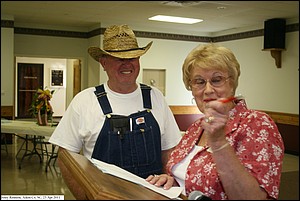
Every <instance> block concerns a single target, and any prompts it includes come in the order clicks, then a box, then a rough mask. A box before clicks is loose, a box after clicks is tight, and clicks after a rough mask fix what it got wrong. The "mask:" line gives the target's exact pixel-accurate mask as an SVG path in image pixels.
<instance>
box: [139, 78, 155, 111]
mask: <svg viewBox="0 0 300 201" xmlns="http://www.w3.org/2000/svg"><path fill="white" fill-rule="evenodd" d="M140 87H141V90H142V96H143V103H144V108H146V109H152V104H151V96H150V92H151V87H150V86H148V85H145V84H141V83H140Z"/></svg>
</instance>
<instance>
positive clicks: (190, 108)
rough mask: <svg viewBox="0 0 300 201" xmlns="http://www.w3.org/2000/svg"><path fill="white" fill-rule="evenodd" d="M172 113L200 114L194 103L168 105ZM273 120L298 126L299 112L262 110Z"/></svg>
mask: <svg viewBox="0 0 300 201" xmlns="http://www.w3.org/2000/svg"><path fill="white" fill-rule="evenodd" d="M169 107H170V109H171V111H172V113H173V114H174V115H177V114H201V112H200V111H199V110H198V108H197V106H195V105H170V106H169ZM261 111H262V112H265V113H267V114H268V115H270V117H271V118H272V119H273V120H274V122H275V123H281V124H287V125H294V126H299V114H290V113H283V112H272V111H264V110H261Z"/></svg>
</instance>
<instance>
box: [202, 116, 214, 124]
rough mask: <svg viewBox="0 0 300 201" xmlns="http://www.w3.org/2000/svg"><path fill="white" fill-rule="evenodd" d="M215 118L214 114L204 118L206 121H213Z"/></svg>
mask: <svg viewBox="0 0 300 201" xmlns="http://www.w3.org/2000/svg"><path fill="white" fill-rule="evenodd" d="M214 119H215V118H214V117H213V116H210V117H207V118H205V119H204V121H205V122H206V123H211V122H212V121H213V120H214Z"/></svg>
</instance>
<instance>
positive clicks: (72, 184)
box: [57, 147, 87, 200]
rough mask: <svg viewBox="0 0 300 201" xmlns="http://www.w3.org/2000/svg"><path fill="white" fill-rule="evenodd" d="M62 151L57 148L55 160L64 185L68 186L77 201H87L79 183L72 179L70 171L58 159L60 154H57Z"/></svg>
mask: <svg viewBox="0 0 300 201" xmlns="http://www.w3.org/2000/svg"><path fill="white" fill-rule="evenodd" d="M62 150H64V148H61V147H59V149H58V159H57V163H58V166H59V168H60V171H61V174H62V177H63V179H64V181H65V183H66V185H67V186H68V188H69V189H70V191H71V192H72V194H73V196H74V197H75V198H76V199H77V200H87V197H86V195H85V192H84V190H83V188H81V186H80V185H79V183H78V182H77V181H76V180H75V179H74V177H73V176H72V175H71V173H70V171H69V170H68V169H67V167H66V166H65V164H64V162H63V161H62V160H61V159H60V157H59V155H60V154H59V153H60V151H62Z"/></svg>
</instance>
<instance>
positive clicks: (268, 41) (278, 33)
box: [264, 18, 286, 49]
mask: <svg viewBox="0 0 300 201" xmlns="http://www.w3.org/2000/svg"><path fill="white" fill-rule="evenodd" d="M285 24H286V22H285V19H278V18H275V19H270V20H266V21H265V27H264V49H271V48H276V49H285Z"/></svg>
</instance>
